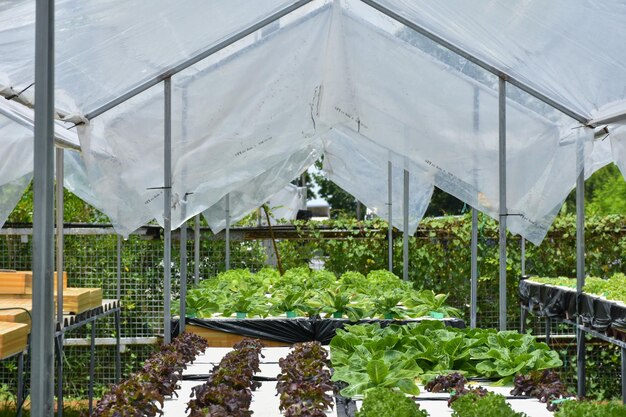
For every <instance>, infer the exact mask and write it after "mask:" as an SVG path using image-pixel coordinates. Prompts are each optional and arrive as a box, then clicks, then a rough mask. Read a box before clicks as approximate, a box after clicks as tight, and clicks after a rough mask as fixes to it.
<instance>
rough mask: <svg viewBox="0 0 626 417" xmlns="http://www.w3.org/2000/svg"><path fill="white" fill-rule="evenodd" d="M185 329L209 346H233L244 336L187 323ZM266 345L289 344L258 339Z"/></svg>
mask: <svg viewBox="0 0 626 417" xmlns="http://www.w3.org/2000/svg"><path fill="white" fill-rule="evenodd" d="M185 331H187V332H189V333H194V334H197V335H198V336H202V337H204V338H205V339H206V341H207V342H208V343H209V347H233V345H234V344H236V343H239V342H241V339H243V338H244V337H245V336H241V335H238V334H233V333H226V332H220V331H219V330H211V329H207V328H204V327H200V326H194V325H193V324H188V325H187V326H186V327H185ZM259 340H261V342H262V343H263V344H264V345H265V346H267V347H285V346H291V345H290V344H289V343H282V342H276V341H274V340H265V339H259Z"/></svg>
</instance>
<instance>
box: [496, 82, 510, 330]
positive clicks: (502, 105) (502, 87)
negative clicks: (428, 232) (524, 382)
mask: <svg viewBox="0 0 626 417" xmlns="http://www.w3.org/2000/svg"><path fill="white" fill-rule="evenodd" d="M498 86H499V88H498V98H499V100H498V127H499V129H498V132H499V135H498V154H499V157H498V166H499V170H498V171H499V175H498V183H499V194H500V210H499V211H500V213H499V214H500V216H499V221H500V224H499V226H498V229H499V235H500V239H499V240H500V294H499V303H498V304H499V310H500V311H499V319H500V320H499V321H500V330H506V216H507V214H508V213H507V208H506V81H505V80H504V78H502V77H501V78H500V79H499V84H498Z"/></svg>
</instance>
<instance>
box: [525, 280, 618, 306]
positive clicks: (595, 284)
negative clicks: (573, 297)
mask: <svg viewBox="0 0 626 417" xmlns="http://www.w3.org/2000/svg"><path fill="white" fill-rule="evenodd" d="M529 279H530V280H531V281H533V282H537V283H540V284H549V285H556V286H561V287H567V288H571V289H576V278H567V277H557V278H545V277H532V278H529ZM583 291H584V292H586V293H588V294H593V295H598V296H601V297H605V298H606V299H608V300H614V301H621V302H623V303H626V275H625V274H623V273H617V274H614V275H613V276H611V277H610V278H608V279H604V278H598V277H587V278H585V286H584V287H583Z"/></svg>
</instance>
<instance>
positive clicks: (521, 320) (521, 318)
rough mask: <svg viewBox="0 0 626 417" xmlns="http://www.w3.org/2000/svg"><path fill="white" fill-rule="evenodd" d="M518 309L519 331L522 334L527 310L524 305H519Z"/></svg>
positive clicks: (524, 328)
mask: <svg viewBox="0 0 626 417" xmlns="http://www.w3.org/2000/svg"><path fill="white" fill-rule="evenodd" d="M520 310H521V311H520V316H519V317H520V319H519V332H520V333H522V334H524V333H526V317H528V311H527V310H526V309H525V308H524V307H521V308H520Z"/></svg>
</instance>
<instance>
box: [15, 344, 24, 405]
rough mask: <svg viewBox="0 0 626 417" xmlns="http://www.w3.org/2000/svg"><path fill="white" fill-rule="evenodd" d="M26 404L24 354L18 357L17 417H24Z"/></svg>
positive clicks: (21, 353)
mask: <svg viewBox="0 0 626 417" xmlns="http://www.w3.org/2000/svg"><path fill="white" fill-rule="evenodd" d="M23 404H24V352H20V353H19V355H17V399H16V407H17V413H16V417H22V407H23Z"/></svg>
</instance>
